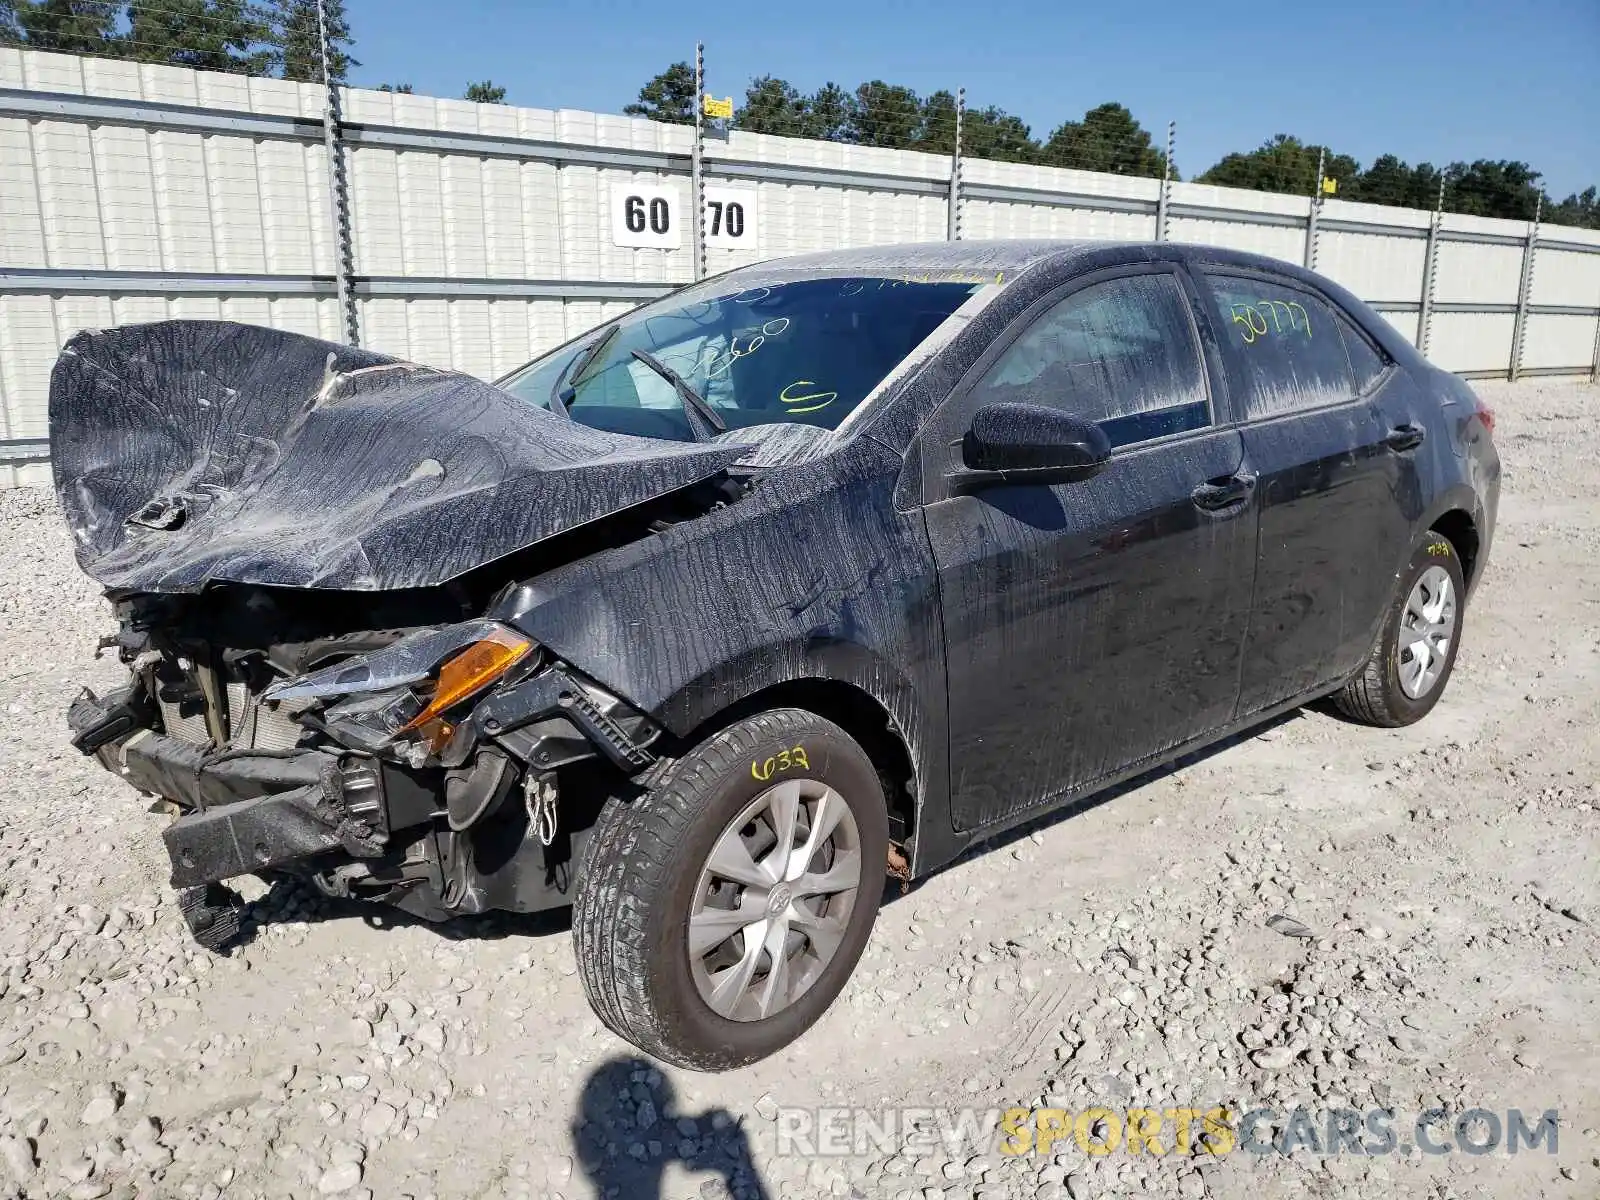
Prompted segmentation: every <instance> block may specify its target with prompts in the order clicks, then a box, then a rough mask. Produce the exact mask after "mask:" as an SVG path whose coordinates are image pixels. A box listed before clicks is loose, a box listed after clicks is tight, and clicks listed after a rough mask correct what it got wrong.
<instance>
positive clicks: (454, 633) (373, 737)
mask: <svg viewBox="0 0 1600 1200" xmlns="http://www.w3.org/2000/svg"><path fill="white" fill-rule="evenodd" d="M537 662H538V647H537V646H536V645H535V644H534V643H533V642H532V641H531V640H530V639H528V638H526V637H524V636H523V635H522V634H520V633H517V632H516V631H515V630H513V629H509V628H507V627H506V626H504V625H502V624H500V623H499V622H498V621H468V622H466V623H464V624H461V625H450V626H446V627H445V628H443V629H429V630H424V631H422V632H421V633H414V634H411V635H410V636H408V637H404V638H401V639H400V640H399V641H397V642H395V643H394V644H393V645H390V646H386V647H384V648H383V649H382V650H377V651H374V652H373V653H371V654H364V655H361V656H360V657H358V658H353V659H349V660H347V661H345V662H341V663H338V664H336V665H334V666H331V667H325V668H323V669H322V670H320V671H313V672H311V673H310V674H309V675H303V676H301V677H300V678H299V679H293V680H285V681H284V682H282V683H276V684H273V685H272V686H271V687H269V688H268V689H267V690H266V692H265V694H264V695H263V699H265V700H267V701H269V702H275V703H278V704H287V705H290V706H291V707H299V706H304V705H307V704H310V703H312V702H316V701H321V702H324V703H327V702H329V701H336V703H333V704H330V705H329V707H328V708H327V710H326V712H325V714H324V716H325V720H326V722H327V724H328V726H329V728H330V731H332V730H336V729H344V730H348V731H349V732H351V733H354V734H356V735H357V738H356V740H358V741H361V742H363V743H366V745H365V746H363V748H367V749H377V748H379V747H380V746H382V745H386V744H389V743H391V742H393V741H394V740H395V739H396V738H398V737H401V736H403V735H404V734H408V733H415V734H417V736H418V737H419V739H420V740H421V742H422V744H423V746H425V747H426V749H427V751H428V753H430V754H431V753H437V752H438V751H439V750H440V749H441V748H442V747H443V746H444V745H445V744H446V743H447V742H448V741H449V740H450V735H451V733H452V732H454V726H452V725H451V724H450V722H449V721H448V720H447V715H448V713H449V711H450V710H451V709H452V708H454V707H455V706H456V705H458V704H460V703H461V702H462V701H464V700H469V699H471V698H472V697H473V696H476V695H478V694H479V693H481V692H483V691H484V690H485V689H487V688H489V687H490V686H491V685H493V684H495V683H497V682H499V681H501V680H502V679H504V678H506V677H507V676H508V675H509V674H511V673H512V672H513V671H516V672H517V674H518V675H519V676H525V675H526V674H527V673H528V671H529V669H530V668H531V667H533V666H535V665H536V664H537ZM519 668H520V670H519ZM352 727H353V728H352Z"/></svg>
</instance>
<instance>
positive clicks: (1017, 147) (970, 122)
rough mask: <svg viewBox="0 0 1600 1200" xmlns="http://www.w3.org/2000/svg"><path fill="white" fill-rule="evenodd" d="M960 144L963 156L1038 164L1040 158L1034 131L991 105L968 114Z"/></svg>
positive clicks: (1039, 147) (1018, 118)
mask: <svg viewBox="0 0 1600 1200" xmlns="http://www.w3.org/2000/svg"><path fill="white" fill-rule="evenodd" d="M961 143H962V153H964V154H970V155H971V156H972V157H973V158H995V159H999V160H1001V161H1002V162H1021V163H1032V162H1038V161H1040V158H1041V156H1042V154H1043V147H1041V146H1040V145H1039V143H1038V141H1036V140H1035V139H1034V136H1033V130H1031V129H1030V128H1028V125H1027V123H1026V122H1024V121H1023V119H1022V118H1021V117H1015V116H1012V115H1011V114H1010V113H1008V112H1006V111H1005V110H1004V109H1002V108H996V107H994V105H992V104H991V105H990V106H989V107H987V108H976V109H969V110H968V111H967V114H966V117H965V118H964V120H963V121H962V123H961Z"/></svg>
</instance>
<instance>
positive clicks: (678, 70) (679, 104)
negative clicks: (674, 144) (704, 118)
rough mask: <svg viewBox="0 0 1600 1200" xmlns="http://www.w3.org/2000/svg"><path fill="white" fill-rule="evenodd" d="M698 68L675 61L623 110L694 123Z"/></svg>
mask: <svg viewBox="0 0 1600 1200" xmlns="http://www.w3.org/2000/svg"><path fill="white" fill-rule="evenodd" d="M694 102H695V94H694V68H693V67H691V66H690V65H689V64H688V63H686V62H675V63H673V64H672V65H671V66H670V67H668V68H667V69H666V70H665V71H663V72H661V74H659V75H657V76H656V77H655V78H654V79H652V80H650V82H649V83H647V84H645V85H644V86H643V87H642V88H640V89H639V99H638V100H637V101H636V102H635V103H633V104H630V105H628V106H627V107H626V108H624V109H623V110H622V111H623V112H625V113H627V114H628V116H630V117H646V118H648V119H649V120H652V121H664V122H666V123H667V124H668V125H693V124H694Z"/></svg>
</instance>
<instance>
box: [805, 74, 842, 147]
mask: <svg viewBox="0 0 1600 1200" xmlns="http://www.w3.org/2000/svg"><path fill="white" fill-rule="evenodd" d="M805 136H806V137H809V138H817V139H819V140H821V141H825V142H845V141H849V140H850V93H849V92H847V91H845V90H844V89H843V88H842V87H840V86H839V85H838V84H837V83H833V82H831V81H830V82H828V83H825V84H823V85H822V86H821V87H819V88H818V89H817V90H816V91H814V92H812V93H811V95H809V96H807V97H806V123H805Z"/></svg>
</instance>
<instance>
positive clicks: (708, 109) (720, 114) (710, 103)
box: [700, 96, 733, 121]
mask: <svg viewBox="0 0 1600 1200" xmlns="http://www.w3.org/2000/svg"><path fill="white" fill-rule="evenodd" d="M700 100H701V103H702V104H703V105H704V107H705V114H706V116H708V117H716V118H718V119H720V120H723V121H731V120H732V119H733V97H732V96H729V97H727V98H726V99H725V100H718V99H717V98H716V97H715V96H702V97H701V98H700Z"/></svg>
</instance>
